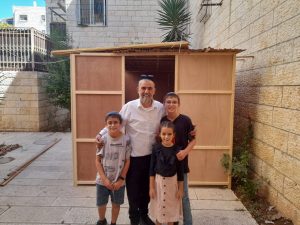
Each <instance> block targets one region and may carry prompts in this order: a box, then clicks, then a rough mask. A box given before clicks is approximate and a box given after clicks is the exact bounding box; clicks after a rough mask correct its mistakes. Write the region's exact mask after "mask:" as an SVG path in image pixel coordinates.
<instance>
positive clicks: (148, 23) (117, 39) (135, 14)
mask: <svg viewBox="0 0 300 225" xmlns="http://www.w3.org/2000/svg"><path fill="white" fill-rule="evenodd" d="M48 1H49V0H48ZM65 2H66V8H67V32H68V34H70V36H71V38H72V40H73V47H75V48H77V47H102V46H115V45H126V44H134V43H151V42H160V41H161V35H162V32H161V31H160V30H159V29H158V25H157V23H156V22H155V20H156V18H157V13H156V10H157V9H158V7H159V6H158V1H157V0H143V1H140V0H108V1H106V2H107V11H106V12H107V25H106V26H100V25H98V26H86V27H84V26H80V25H78V24H77V0H65Z"/></svg>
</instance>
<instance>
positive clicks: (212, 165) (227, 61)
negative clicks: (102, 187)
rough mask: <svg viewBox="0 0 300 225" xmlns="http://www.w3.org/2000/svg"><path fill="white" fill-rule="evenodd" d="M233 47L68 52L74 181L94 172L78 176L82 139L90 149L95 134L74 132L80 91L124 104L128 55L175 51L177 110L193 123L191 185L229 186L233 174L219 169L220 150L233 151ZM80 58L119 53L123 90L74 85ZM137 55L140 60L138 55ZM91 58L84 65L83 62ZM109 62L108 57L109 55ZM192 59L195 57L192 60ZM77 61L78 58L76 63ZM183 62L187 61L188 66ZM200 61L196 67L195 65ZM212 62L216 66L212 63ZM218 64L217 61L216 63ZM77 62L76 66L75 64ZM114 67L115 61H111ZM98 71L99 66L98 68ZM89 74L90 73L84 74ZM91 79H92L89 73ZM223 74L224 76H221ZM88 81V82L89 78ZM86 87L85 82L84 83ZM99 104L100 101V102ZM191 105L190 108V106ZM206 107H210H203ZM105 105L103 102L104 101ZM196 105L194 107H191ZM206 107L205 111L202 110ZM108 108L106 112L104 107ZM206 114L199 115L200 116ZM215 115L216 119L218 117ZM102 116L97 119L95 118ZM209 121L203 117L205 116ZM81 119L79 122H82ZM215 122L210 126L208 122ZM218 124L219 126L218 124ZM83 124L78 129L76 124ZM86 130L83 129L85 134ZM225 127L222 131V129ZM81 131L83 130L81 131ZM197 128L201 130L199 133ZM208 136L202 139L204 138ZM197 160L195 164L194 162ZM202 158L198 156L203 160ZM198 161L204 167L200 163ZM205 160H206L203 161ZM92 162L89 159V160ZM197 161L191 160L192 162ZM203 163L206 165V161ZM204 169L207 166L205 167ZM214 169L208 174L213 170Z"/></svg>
mask: <svg viewBox="0 0 300 225" xmlns="http://www.w3.org/2000/svg"><path fill="white" fill-rule="evenodd" d="M236 53H237V52H236V51H232V52H230V51H226V52H223V51H222V52H186V51H185V52H179V51H178V52H147V53H145V52H143V53H140V52H135V53H128V52H125V53H94V52H93V53H86V52H83V53H80V54H72V55H71V73H72V79H71V83H72V132H73V157H74V164H73V165H74V184H76V185H78V184H91V183H94V176H95V173H96V171H90V172H89V173H91V174H92V175H93V176H91V177H92V178H93V179H90V180H84V179H83V180H82V179H80V177H78V174H79V175H80V176H81V175H82V174H80V173H78V171H79V170H80V169H79V168H80V165H79V164H78V160H79V159H78V156H79V155H80V157H83V156H84V155H85V154H84V153H81V152H79V151H78V149H77V147H78V145H79V144H80V145H81V147H82V146H84V147H82V148H91V147H90V146H92V145H93V143H94V136H91V134H88V135H85V136H84V137H78V134H80V132H81V131H79V130H78V125H77V124H76V123H77V122H78V121H77V120H78V106H77V105H78V102H77V101H76V99H78V98H80V97H79V96H90V95H95V96H104V95H112V96H121V104H120V108H121V105H122V104H124V103H125V90H126V87H125V74H126V71H125V64H126V62H125V59H126V57H127V56H136V57H139V56H153V57H155V56H175V63H174V66H175V68H174V90H175V92H176V93H177V94H178V95H179V96H180V97H181V111H182V113H183V114H187V115H189V116H190V117H191V118H192V120H193V121H195V122H196V123H198V124H197V125H198V126H197V144H196V146H195V147H194V150H193V151H192V152H191V157H190V169H191V174H190V176H189V178H190V181H189V184H190V185H221V186H228V187H230V186H231V178H230V176H229V175H228V174H227V173H225V170H224V168H222V166H221V163H220V159H221V157H222V155H223V153H227V154H229V155H230V156H232V144H233V140H232V139H233V116H234V93H235V90H234V85H235V60H236V58H235V54H236ZM78 57H95V58H100V59H104V58H103V57H121V80H122V81H121V89H120V90H110V89H109V87H106V89H105V90H98V89H97V87H98V86H97V84H95V82H94V83H93V82H92V83H93V84H91V86H93V87H96V88H94V89H93V90H85V89H84V88H83V89H80V90H78V89H76V88H75V87H76V79H77V82H78V80H80V79H78V78H76V76H77V75H78V74H76V70H78V68H77V67H76V66H75V64H76V63H77V62H76V58H78ZM137 60H138V59H137ZM89 61H90V60H88V61H86V62H85V63H83V64H86V63H87V62H89ZM108 61H109V60H108ZM193 61H194V62H193ZM77 64H78V63H77ZM186 64H189V66H187V65H186ZM199 65H200V66H199ZM212 65H213V66H215V67H214V68H212ZM216 65H217V66H216ZM77 66H78V65H77ZM114 66H115V65H114ZM98 70H99V67H98ZM87 76H88V75H87ZM92 79H94V81H95V78H92ZM221 79H225V80H224V81H222V80H221ZM87 83H88V82H87ZM87 86H88V85H87ZM101 104H102V103H101ZM191 105H192V106H193V107H191ZM206 106H207V107H210V109H211V110H213V111H212V112H210V111H209V110H210V109H205V110H204V109H203V108H206ZM105 107H106V106H105ZM195 109H196V110H198V111H196V112H194V111H193V110H195ZM203 110H204V111H203ZM107 111H109V110H108V109H107ZM201 116H202V117H204V118H200V117H201ZM214 118H217V121H216V119H214ZM98 119H101V118H98ZM207 119H208V120H209V121H210V122H205V120H207ZM81 123H82V122H81ZM210 123H211V124H214V127H213V128H209V127H208V124H210ZM218 126H220V127H218ZM80 129H82V128H80ZM86 132H87V131H85V133H86ZM222 132H224V133H222ZM83 133H84V132H83ZM198 133H199V134H198ZM205 138H206V139H207V140H204V139H205ZM194 159H197V162H196V163H197V165H196V164H195V162H194V161H193V160H194ZM201 160H202V161H201ZM199 161H201V162H202V164H203V168H202V167H199V165H198V164H199ZM207 162H209V163H207ZM88 163H91V162H88ZM194 164H195V165H194ZM204 164H206V165H204ZM205 170H207V171H205ZM213 170H214V171H215V172H216V173H214V174H212V173H211V171H213Z"/></svg>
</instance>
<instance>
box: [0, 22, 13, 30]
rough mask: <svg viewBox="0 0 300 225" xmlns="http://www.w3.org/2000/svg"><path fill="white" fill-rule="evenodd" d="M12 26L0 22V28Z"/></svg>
mask: <svg viewBox="0 0 300 225" xmlns="http://www.w3.org/2000/svg"><path fill="white" fill-rule="evenodd" d="M5 28H12V25H9V24H7V23H2V22H0V29H5Z"/></svg>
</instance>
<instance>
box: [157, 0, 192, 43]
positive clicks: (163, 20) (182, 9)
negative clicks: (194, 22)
mask: <svg viewBox="0 0 300 225" xmlns="http://www.w3.org/2000/svg"><path fill="white" fill-rule="evenodd" d="M159 6H160V8H161V9H160V10H158V15H159V18H158V20H157V23H158V24H159V26H160V29H161V30H164V31H166V33H165V34H163V36H164V40H163V42H172V41H181V40H183V41H186V40H187V39H188V38H189V33H188V32H187V27H188V25H189V24H190V22H191V13H190V12H189V9H188V7H187V4H186V1H185V0H161V1H160V2H159Z"/></svg>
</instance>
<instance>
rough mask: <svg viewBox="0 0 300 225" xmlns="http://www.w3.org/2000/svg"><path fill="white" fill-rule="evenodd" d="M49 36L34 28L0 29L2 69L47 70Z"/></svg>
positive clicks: (0, 68)
mask: <svg viewBox="0 0 300 225" xmlns="http://www.w3.org/2000/svg"><path fill="white" fill-rule="evenodd" d="M50 51H51V43H50V40H49V38H48V37H47V36H46V35H45V34H44V33H42V32H40V31H38V30H36V29H34V28H5V29H0V71H4V70H6V71H7V70H13V71H20V70H22V71H47V67H46V62H48V61H49V60H50Z"/></svg>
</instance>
